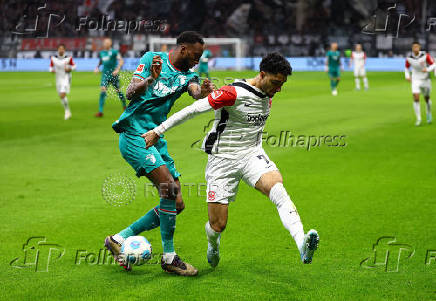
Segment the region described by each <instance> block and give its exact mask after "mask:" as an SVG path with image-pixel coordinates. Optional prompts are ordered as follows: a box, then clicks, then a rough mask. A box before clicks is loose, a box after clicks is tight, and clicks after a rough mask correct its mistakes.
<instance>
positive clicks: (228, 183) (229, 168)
mask: <svg viewBox="0 0 436 301" xmlns="http://www.w3.org/2000/svg"><path fill="white" fill-rule="evenodd" d="M243 165H244V164H243V162H241V160H239V161H238V160H231V159H226V158H219V157H215V156H213V155H209V157H208V161H207V166H206V172H205V175H206V181H207V191H206V192H207V202H208V213H209V220H208V222H207V223H206V226H205V230H206V236H207V241H208V245H207V261H208V262H209V264H210V265H211V266H212V267H216V266H217V265H218V263H219V260H220V253H219V247H220V241H221V232H223V231H224V229H225V228H226V225H227V212H228V204H229V202H232V201H234V200H235V197H236V194H237V193H238V187H239V182H240V181H241V178H242V173H241V168H242V167H243Z"/></svg>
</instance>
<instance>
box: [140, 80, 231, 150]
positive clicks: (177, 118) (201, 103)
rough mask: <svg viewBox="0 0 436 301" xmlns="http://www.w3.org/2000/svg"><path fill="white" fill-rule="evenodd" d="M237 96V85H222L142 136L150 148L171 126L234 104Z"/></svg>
mask: <svg viewBox="0 0 436 301" xmlns="http://www.w3.org/2000/svg"><path fill="white" fill-rule="evenodd" d="M236 98H237V93H236V90H235V87H233V86H224V87H221V88H220V89H219V90H216V91H214V92H213V93H211V94H209V95H208V97H206V98H202V99H200V100H198V101H196V102H194V103H193V104H192V105H190V106H187V107H186V108H184V109H183V110H181V111H179V112H177V113H174V114H173V115H172V116H171V117H170V118H168V119H167V120H165V121H164V122H162V123H161V124H160V125H159V126H157V127H155V128H154V129H153V130H151V131H148V132H147V133H145V134H142V135H141V137H143V138H144V139H145V144H146V147H147V148H149V147H150V146H152V145H153V144H155V143H156V142H157V141H158V140H159V137H160V135H162V134H163V133H164V132H165V131H167V130H169V129H170V128H172V127H174V126H176V125H178V124H181V123H183V122H185V121H186V120H188V119H191V118H192V117H194V116H195V115H197V114H200V113H204V112H207V111H210V110H212V109H214V110H218V109H219V108H222V107H225V106H233V105H234V104H235V101H236Z"/></svg>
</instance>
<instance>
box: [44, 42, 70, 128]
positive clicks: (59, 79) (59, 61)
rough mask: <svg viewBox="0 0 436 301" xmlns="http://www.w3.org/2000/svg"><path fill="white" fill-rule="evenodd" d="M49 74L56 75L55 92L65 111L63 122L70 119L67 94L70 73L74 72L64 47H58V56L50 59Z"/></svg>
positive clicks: (62, 45)
mask: <svg viewBox="0 0 436 301" xmlns="http://www.w3.org/2000/svg"><path fill="white" fill-rule="evenodd" d="M49 70H50V72H53V73H56V90H57V91H58V94H59V97H60V99H61V103H62V105H63V106H64V109H65V120H67V119H70V118H71V110H70V106H69V105H68V99H67V94H68V93H70V86H71V71H73V70H76V64H75V63H74V61H73V58H72V57H71V56H68V55H66V54H65V45H64V44H60V45H59V46H58V54H57V55H55V56H52V57H50V69H49Z"/></svg>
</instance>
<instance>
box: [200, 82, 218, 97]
mask: <svg viewBox="0 0 436 301" xmlns="http://www.w3.org/2000/svg"><path fill="white" fill-rule="evenodd" d="M200 88H201V97H200V98H203V97H206V96H207V95H209V94H210V93H212V92H213V89H214V88H215V85H214V84H213V83H212V82H211V81H210V80H209V79H207V78H206V79H205V80H203V83H202V84H201V87H200Z"/></svg>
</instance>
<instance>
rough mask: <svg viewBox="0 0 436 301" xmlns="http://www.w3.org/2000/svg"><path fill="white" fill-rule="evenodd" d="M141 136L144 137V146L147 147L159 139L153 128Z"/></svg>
mask: <svg viewBox="0 0 436 301" xmlns="http://www.w3.org/2000/svg"><path fill="white" fill-rule="evenodd" d="M141 137H142V138H144V140H145V148H149V147H150V146H153V145H154V144H155V143H156V142H157V141H158V140H159V135H158V134H156V132H155V131H153V130H151V131H148V132H147V133H145V134H142V135H141Z"/></svg>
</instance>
